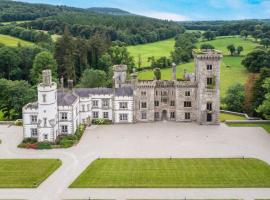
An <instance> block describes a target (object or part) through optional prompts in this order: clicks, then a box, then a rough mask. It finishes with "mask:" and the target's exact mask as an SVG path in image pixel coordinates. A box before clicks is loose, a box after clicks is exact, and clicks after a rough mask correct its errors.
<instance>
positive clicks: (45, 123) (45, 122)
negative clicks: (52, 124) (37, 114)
mask: <svg viewBox="0 0 270 200" xmlns="http://www.w3.org/2000/svg"><path fill="white" fill-rule="evenodd" d="M43 119H44V126H47V118H43Z"/></svg>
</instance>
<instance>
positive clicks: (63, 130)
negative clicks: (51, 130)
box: [61, 125, 68, 133]
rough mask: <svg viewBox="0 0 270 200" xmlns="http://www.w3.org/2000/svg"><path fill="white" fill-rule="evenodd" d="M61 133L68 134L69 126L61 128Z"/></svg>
mask: <svg viewBox="0 0 270 200" xmlns="http://www.w3.org/2000/svg"><path fill="white" fill-rule="evenodd" d="M61 132H62V133H68V126H67V125H63V126H61Z"/></svg>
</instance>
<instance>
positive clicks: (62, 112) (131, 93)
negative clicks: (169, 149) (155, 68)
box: [23, 50, 222, 142]
mask: <svg viewBox="0 0 270 200" xmlns="http://www.w3.org/2000/svg"><path fill="white" fill-rule="evenodd" d="M221 58H222V55H221V54H220V53H219V52H217V51H214V50H211V51H210V50H207V51H196V52H194V60H195V73H194V74H185V76H184V79H183V80H176V69H175V66H174V67H173V73H172V77H173V80H172V81H160V80H149V81H138V80H137V78H136V74H135V73H134V74H132V75H131V80H130V81H126V76H127V74H126V71H127V67H126V66H125V65H116V66H114V87H113V88H70V89H69V90H68V91H67V90H64V89H57V84H56V83H54V82H52V77H51V72H50V71H49V70H45V71H43V72H42V77H43V81H42V83H40V84H39V85H38V101H37V102H34V103H28V104H27V105H25V106H24V107H23V126H24V127H23V128H24V137H25V138H37V139H38V141H40V142H42V141H49V142H55V140H56V139H57V137H58V136H59V135H61V134H74V133H75V131H76V129H77V128H78V126H79V124H81V123H84V124H89V123H90V122H91V121H92V120H95V119H105V120H110V121H111V122H112V123H136V122H154V121H160V120H170V121H176V122H197V123H199V124H205V125H208V124H219V109H220V91H219V84H220V60H221Z"/></svg>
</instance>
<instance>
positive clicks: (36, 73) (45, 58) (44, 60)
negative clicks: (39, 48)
mask: <svg viewBox="0 0 270 200" xmlns="http://www.w3.org/2000/svg"><path fill="white" fill-rule="evenodd" d="M45 69H50V70H51V72H52V76H53V78H54V79H57V63H56V60H55V59H54V58H53V55H52V54H51V53H50V52H48V51H43V52H41V53H39V54H37V56H36V57H35V59H34V64H33V68H32V69H31V81H32V83H34V84H37V83H39V82H40V81H41V79H42V76H41V75H42V70H45Z"/></svg>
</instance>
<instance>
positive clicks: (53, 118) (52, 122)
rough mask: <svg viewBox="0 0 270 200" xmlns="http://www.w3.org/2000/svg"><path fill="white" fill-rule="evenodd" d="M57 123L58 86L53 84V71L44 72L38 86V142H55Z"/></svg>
mask: <svg viewBox="0 0 270 200" xmlns="http://www.w3.org/2000/svg"><path fill="white" fill-rule="evenodd" d="M57 123H58V120H57V84H56V83H54V82H52V75H51V70H44V71H42V83H40V84H39V85H38V141H40V142H42V141H49V142H55V139H56V137H57V135H58V134H57V128H58V126H57Z"/></svg>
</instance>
